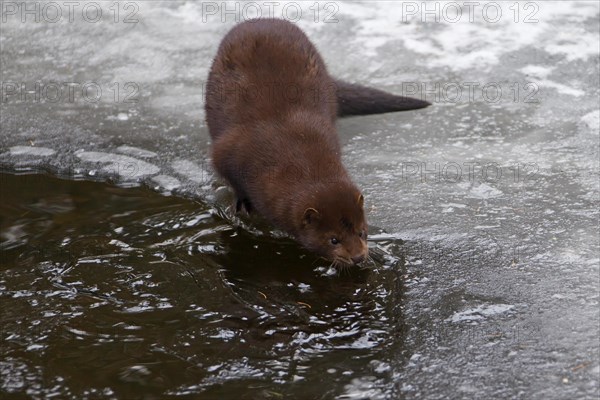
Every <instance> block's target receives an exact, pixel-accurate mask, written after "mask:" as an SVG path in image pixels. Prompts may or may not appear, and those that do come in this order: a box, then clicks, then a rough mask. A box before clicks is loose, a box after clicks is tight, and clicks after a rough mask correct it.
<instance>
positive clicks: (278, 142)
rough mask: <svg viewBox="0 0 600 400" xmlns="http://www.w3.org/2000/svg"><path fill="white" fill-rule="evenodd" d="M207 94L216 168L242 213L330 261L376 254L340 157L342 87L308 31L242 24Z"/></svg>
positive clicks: (220, 56)
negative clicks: (371, 251)
mask: <svg viewBox="0 0 600 400" xmlns="http://www.w3.org/2000/svg"><path fill="white" fill-rule="evenodd" d="M207 89H208V90H207V96H206V119H207V123H208V128H209V131H210V135H211V137H212V140H213V144H212V158H213V162H214V165H215V168H216V170H217V171H218V172H219V174H221V175H222V176H223V177H225V178H226V179H227V181H228V182H229V183H230V184H231V186H232V187H233V189H234V190H235V193H236V196H237V197H238V207H239V206H241V205H243V206H244V207H245V208H246V209H247V210H248V211H251V210H255V211H256V212H258V213H259V214H261V215H262V216H264V217H265V218H266V219H267V220H269V221H270V222H271V223H272V224H273V225H275V226H276V227H278V228H280V229H283V230H285V231H287V232H289V233H290V234H291V235H293V236H294V237H295V238H296V239H297V240H298V242H300V243H301V244H302V245H303V246H304V247H306V248H308V249H310V250H311V251H314V252H315V253H317V254H319V255H321V256H323V257H325V258H327V259H329V260H333V261H337V262H340V263H344V264H356V263H358V262H360V261H362V260H363V259H364V258H366V256H367V253H368V248H367V242H366V238H367V222H366V219H365V213H364V210H363V200H362V199H363V197H362V195H361V193H360V191H359V190H358V188H357V187H356V186H355V185H354V183H353V182H352V180H351V179H350V177H349V175H348V173H347V172H346V169H345V168H344V166H343V164H342V161H341V158H340V156H341V151H340V150H341V149H340V144H339V141H338V136H337V132H336V127H335V121H336V118H337V114H338V107H337V98H336V86H335V83H334V80H333V79H332V78H331V77H330V76H329V74H328V72H327V69H326V67H325V64H324V62H323V60H322V59H321V56H320V55H319V53H318V52H317V50H316V48H315V47H314V46H313V45H312V43H311V42H310V41H309V40H308V38H307V37H306V36H305V35H304V33H303V32H302V31H301V30H300V29H299V28H297V27H296V26H295V25H293V24H291V23H289V22H286V21H283V20H274V19H270V20H267V19H261V20H254V21H248V22H244V23H241V24H239V25H237V26H236V27H234V28H233V29H232V30H231V31H230V32H229V33H228V34H227V35H226V36H225V38H224V39H223V41H222V43H221V45H220V47H219V50H218V53H217V56H216V58H215V60H214V62H213V65H212V67H211V71H210V74H209V79H208V85H207ZM332 239H335V240H337V241H338V242H339V243H338V244H334V243H332ZM335 240H334V242H335Z"/></svg>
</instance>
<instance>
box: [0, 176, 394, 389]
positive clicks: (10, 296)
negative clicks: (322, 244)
mask: <svg viewBox="0 0 600 400" xmlns="http://www.w3.org/2000/svg"><path fill="white" fill-rule="evenodd" d="M0 179H1V181H0V182H1V186H2V192H1V193H2V199H1V200H2V201H1V202H0V207H1V208H0V218H1V220H0V226H1V229H0V232H1V240H2V241H1V243H0V249H1V251H2V258H1V260H2V262H1V269H0V298H1V302H2V307H1V309H0V313H1V314H0V318H1V324H0V326H1V327H2V328H1V332H0V333H1V343H2V346H1V348H0V383H1V387H0V390H1V392H4V393H5V394H7V393H9V394H13V395H17V394H21V395H22V394H28V395H29V396H31V397H34V398H47V397H49V396H51V395H58V396H59V397H60V398H82V397H87V398H99V397H102V398H141V397H143V398H156V399H158V398H164V397H169V396H178V397H180V398H186V397H189V398H195V396H197V395H198V393H203V395H204V396H208V397H211V398H212V397H214V398H236V399H243V398H253V399H254V398H284V397H286V398H287V397H288V396H292V397H298V396H300V395H302V397H303V398H330V397H335V396H340V397H341V398H362V397H369V398H378V397H389V396H390V394H391V393H390V390H391V388H392V387H393V385H392V384H391V380H392V375H393V371H392V370H393V367H392V365H391V364H392V363H393V361H392V360H391V359H390V358H389V352H390V349H392V348H393V349H394V352H395V353H396V354H398V352H399V347H400V349H401V347H402V341H403V337H404V328H403V324H402V320H401V319H400V315H401V313H400V307H401V306H402V299H401V296H402V285H401V279H400V277H401V272H400V270H401V267H402V265H401V262H400V260H399V259H398V258H395V257H393V256H390V255H389V254H388V255H385V257H381V263H377V264H376V265H375V264H374V265H373V266H372V267H371V268H369V269H363V270H360V269H357V268H352V269H347V270H344V271H342V272H339V273H338V272H336V271H332V270H330V268H329V265H328V264H327V263H326V262H324V261H322V260H319V259H316V258H315V257H314V256H313V255H311V254H309V253H307V252H305V251H304V250H303V249H301V248H300V247H298V246H297V245H296V244H295V243H294V242H293V241H291V240H289V239H286V238H277V237H276V236H277V235H272V234H265V235H256V234H253V233H250V232H249V231H248V230H245V229H243V228H242V227H241V226H240V225H239V224H237V225H236V224H232V223H230V222H228V221H227V220H225V219H223V218H222V217H220V216H219V215H220V213H219V212H218V211H217V210H216V209H214V208H210V207H208V206H206V205H200V204H198V203H195V202H192V201H186V200H182V199H177V198H173V197H163V196H159V195H157V194H155V193H152V192H150V191H148V190H145V189H140V188H134V189H131V188H130V189H123V188H115V187H111V186H109V185H106V184H101V183H93V182H72V181H63V180H59V179H55V178H50V177H47V176H43V175H20V176H17V175H10V174H0ZM382 248H385V246H384V245H382V244H379V245H378V248H376V249H374V252H373V254H374V255H377V254H378V251H380V250H381V249H382ZM395 248H396V244H394V243H390V242H388V247H387V250H388V251H394V250H393V249H395ZM1 392H0V393H1Z"/></svg>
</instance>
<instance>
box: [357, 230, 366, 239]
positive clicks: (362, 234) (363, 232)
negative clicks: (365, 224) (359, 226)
mask: <svg viewBox="0 0 600 400" xmlns="http://www.w3.org/2000/svg"><path fill="white" fill-rule="evenodd" d="M358 237H359V238H361V239H364V237H365V231H364V230H362V231H360V232H358Z"/></svg>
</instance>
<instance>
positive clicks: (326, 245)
mask: <svg viewBox="0 0 600 400" xmlns="http://www.w3.org/2000/svg"><path fill="white" fill-rule="evenodd" d="M363 203H364V198H363V195H362V194H361V193H360V192H359V191H358V189H357V188H356V187H354V185H352V184H347V183H334V184H331V185H328V186H327V187H326V188H321V189H319V190H317V191H315V192H314V194H311V195H309V196H308V200H307V204H306V207H305V208H304V210H303V213H302V216H301V228H300V231H299V234H298V240H299V241H300V243H302V244H303V245H304V246H305V247H306V248H308V249H309V250H311V251H313V252H315V253H317V254H319V255H320V256H322V257H324V258H326V259H328V260H331V261H333V262H334V263H335V264H336V265H356V264H359V263H361V262H362V261H363V260H365V259H366V258H367V255H368V252H369V249H368V246H367V221H366V219H365V212H364V209H363Z"/></svg>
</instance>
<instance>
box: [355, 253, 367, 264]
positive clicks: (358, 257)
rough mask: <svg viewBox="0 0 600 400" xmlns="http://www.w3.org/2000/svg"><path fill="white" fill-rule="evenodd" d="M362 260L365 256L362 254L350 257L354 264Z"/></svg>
mask: <svg viewBox="0 0 600 400" xmlns="http://www.w3.org/2000/svg"><path fill="white" fill-rule="evenodd" d="M364 260H365V256H364V255H363V254H361V255H360V256H356V257H352V262H353V263H354V265H356V264H360V263H361V262H363V261H364Z"/></svg>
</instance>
